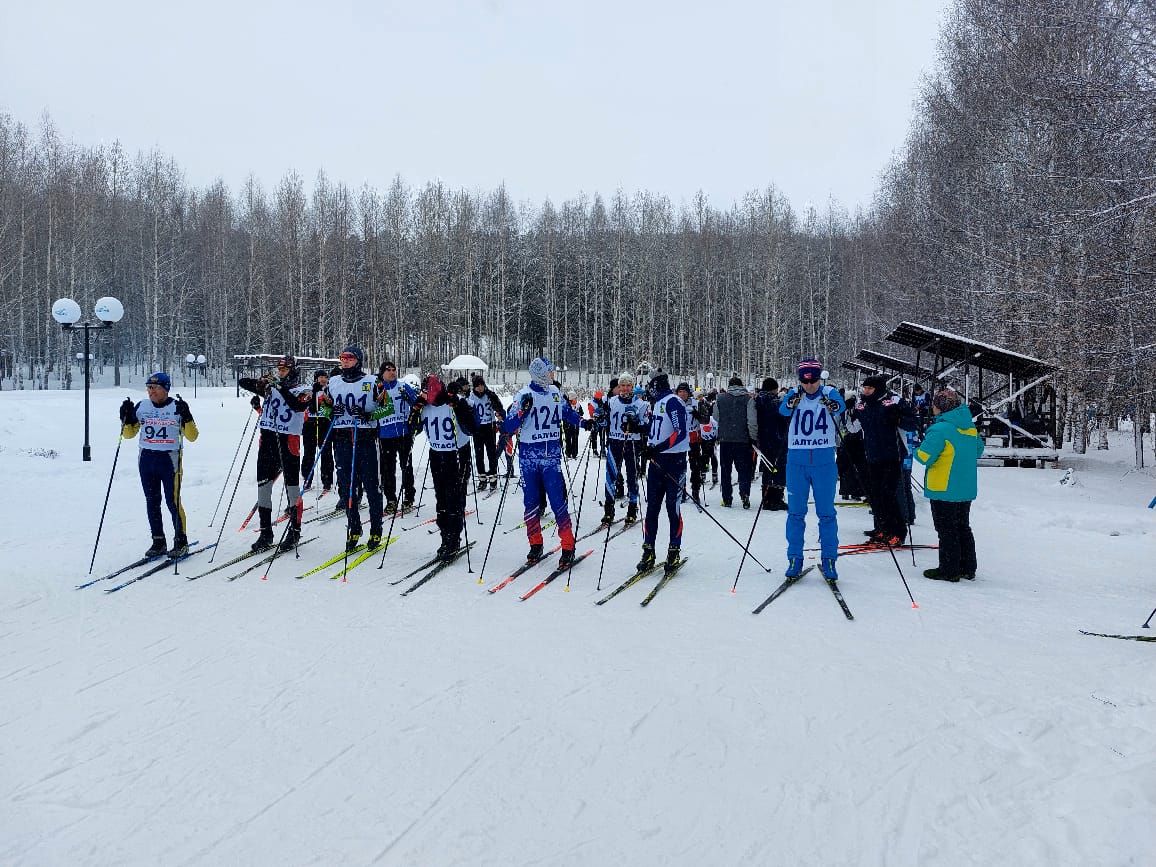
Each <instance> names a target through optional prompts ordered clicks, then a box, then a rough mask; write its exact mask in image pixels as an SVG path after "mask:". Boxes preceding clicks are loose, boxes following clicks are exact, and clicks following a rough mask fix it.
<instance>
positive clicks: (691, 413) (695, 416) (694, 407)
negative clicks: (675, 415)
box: [674, 382, 710, 503]
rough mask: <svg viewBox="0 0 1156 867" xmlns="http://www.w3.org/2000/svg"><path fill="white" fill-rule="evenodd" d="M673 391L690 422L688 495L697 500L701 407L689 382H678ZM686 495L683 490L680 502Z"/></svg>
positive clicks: (685, 499)
mask: <svg viewBox="0 0 1156 867" xmlns="http://www.w3.org/2000/svg"><path fill="white" fill-rule="evenodd" d="M674 393H675V394H676V395H677V396H678V399H679V400H681V401H682V402H683V405H685V406H686V417H687V421H688V422H689V424H690V451H689V452H688V455H689V461H690V463H689V469H690V496H693V497H694V499H695V501H696V502H698V501H699V491H700V490H701V489H702V477H703V476H702V472H703V470H702V418H703V416H704V413H703V408H702V407H701V406H700V405H699V402H698V399H697V398H695V397H694V395H693V394H692V393H691V390H690V383H689V382H680V383H679V384H678V387H677V388H675V390H674ZM705 417H706V419H707V421H710V416H709V415H707V416H705ZM687 499H688V495H687V494H686V492H685V491H684V492H683V495H682V502H684V503H685V502H686V501H687Z"/></svg>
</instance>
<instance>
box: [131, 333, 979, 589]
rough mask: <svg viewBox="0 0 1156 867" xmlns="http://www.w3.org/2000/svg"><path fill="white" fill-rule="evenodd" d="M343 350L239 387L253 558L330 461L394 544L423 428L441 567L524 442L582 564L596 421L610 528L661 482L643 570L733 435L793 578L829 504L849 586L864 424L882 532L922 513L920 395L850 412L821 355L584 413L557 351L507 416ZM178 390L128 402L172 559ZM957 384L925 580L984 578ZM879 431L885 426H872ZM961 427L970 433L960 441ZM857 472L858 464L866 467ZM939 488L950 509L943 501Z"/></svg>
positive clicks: (187, 425) (190, 426)
mask: <svg viewBox="0 0 1156 867" xmlns="http://www.w3.org/2000/svg"><path fill="white" fill-rule="evenodd" d="M338 358H339V365H338V367H337V368H334V369H333V370H331V371H325V370H318V371H316V372H315V374H314V378H313V380H314V381H313V384H312V386H309V385H306V384H303V383H302V382H301V381H300V376H299V371H298V369H297V363H296V360H295V359H294V357H293V356H290V355H286V356H282V357H281V358H279V359H278V360H277V361H276V363H275V366H274V368H273V370H271V371H269V372H267V373H265V374H264V375H262V376H260V377H258V378H244V379H241V380H240V381H239V385H240V387H241V388H244V389H246V390H248V391H250V392H252V393H253V398H252V404H253V408H254V410H255V411H258V412H259V413H260V421H259V429H260V439H259V443H258V453H257V506H256V511H257V514H258V516H259V525H260V532H259V535H258V538H257V540H256V542H254V544H253V546H252V547H253V551H254V552H257V551H262V550H265V549H269V548H272V547H273V546H274V533H273V525H274V515H273V497H272V491H273V484H274V482H275V480H276V479H277V478H278V477H281V478H282V480H283V484H284V488H285V494H286V498H287V502H288V507H287V509H286V512H285V515H284V519H285V520H287V522H288V523H287V526H286V529H285V532H284V534H283V536H282V539H281V541H280V544H279V547H280V549H281V550H289V549H291V548H292V547H294V546H295V545H297V544H298V543H299V541H300V535H301V524H302V514H303V510H304V507H303V501H302V491H303V490H307V489H308V488H309V486H310V485H311V480H312V475H313V472H314V470H315V469H317V468H320V475H321V484H322V486H323V488H324V490H323V493H324V492H327V491H328V490H329V489H330V488H331V486H332V485H333V483H334V482H336V486H337V489H338V502H337V505H336V507H335V508H336V509H337V510H340V511H344V513H345V515H346V521H347V536H346V549H347V550H349V551H353V550H357V549H364V550H366V551H370V552H372V551H374V550H377V549H379V548H380V547H381V546H382V544H383V530H384V526H383V524H384V517H385V515H386V514H391V515H395V516H396V515H399V514H403V513H405V512H407V511H409V510H410V509H412V508H413V504H414V499H415V494H416V484H415V478H414V472H413V464H412V457H411V455H412V446H413V440H414V437H415V436H416V435H417V434H419V433H424V434H425V436H426V438H427V441H428V444H429V459H428V467H427V471H428V473H429V475H430V476H431V477H432V481H433V488H434V494H435V498H436V508H437V526H438V530H439V532H440V545H439V548H438V552H437V559H438V560H439V561H442V562H449V561H451V560H452V559H454V558H455V557H456V556H457V555H458V554H460V553H461V552H462V551H463V550H464V549H463V548H462V544H461V536H462V532H463V527H464V516H465V512H466V494H467V491H468V489H469V486H470V479H471V475H472V472H473V469H472V466H473V467H476V472H477V487H476V489H477V490H485V489H486V488H487V487H489V488H491V489H495V490H496V488H497V485H498V468H497V460H498V458H497V456H498V453H499V451H504V452H505V453H506V455H507V469H506V475H507V477H510V476H511V475H512V467H511V464H512V453H516V455H517V463H518V466H519V470H520V484H521V487H522V498H523V511H524V523H525V529H526V534H527V538H528V541H529V545H530V549H529V553H528V555H527V562H528V563H531V564H532V563H535V562H537V561H538V560H540V559H542V558H543V557H544V540H543V517H544V516H545V513H546V509H547V508H549V510H550V512H551V513H552V514H553V518H554V521H555V522H556V525H557V533H558V537H559V541H560V550H561V558H560V560H559V562H558V568H559V569H560V570H565V569H568V568H570V567H571V566H572V565H573V563H574V562H575V547H576V540H575V528H574V526H573V524H572V521H571V517H570V512H569V508H568V502H567V499H568V496H567V495H568V492H567V487H566V471H565V467H564V461H565V460H566V459H574V458H575V457H577V451H576V443H575V438H576V432H577V430H578V429H579V428H582V429H585V430H587V431H588V432H589V434H590V435H589V440H588V443H589V447H590V449H591V453H592V454H598V455H599V457H600V458H604V459H605V464H606V471H605V476H604V479H603V480H602V484H603V496H602V502H603V515H602V525H603V526H606V527H607V528H609V526H610V525H613V524H614V523H616V519H615V501H616V499H619V498H623V497H625V498H626V500H627V504H626V514H625V519H624V524H625V526H626V527H629V526H631V525H632V524H634V523H636V522H637V520H638V518H639V512H640V505H641V495H640V480H642V481H644V484H645V499H646V503H645V507H646V508H645V513H644V517H643V542H642V553H641V558H640V560H639V562H638V565H637V570H638V571H639V573H643V572H646V571H649V570H650V569H652V568H655V567H656V559H657V558H656V553H655V547H656V542H657V534H658V527H659V522H660V516H661V513H662V512H663V511H665V512H666V517H667V523H668V526H669V537H668V548H667V553H666V558H665V561H664V562H663V565H664V567H665V569H666V570H667V572H668V573H671V572H673V570H675V569H677V568H678V566H679V565H680V564H681V562H682V555H681V551H682V534H683V520H682V513H681V508H682V504H683V502H685V501H686V500H688V499H691V500H693V501H694V502H695V504H696V505H697V506H699V508H700V509H701V508H702V505H701V502H700V497H701V491H702V488H703V485H704V480H705V476H706V472H707V470H708V468H710V469H711V472H712V475H713V474H714V472H715V471H714V468H713V461H714V457H715V456H714V446H715V443H716V442H717V443H718V446H719V455H718V459H719V463H721V470H722V505H723V506H724V507H727V506H730V505H731V504H732V502H733V495H734V486H733V484H732V480H731V473H732V469H734V470H737V472H738V495H739V498H740V499H741V501H742V505H743V506H744V508H750V506H751V500H750V495H751V487H752V482H753V476H754V469H755V468H756V466H758V467H759V468H760V469H761V474H762V483H763V484H762V487H763V495H762V500H761V502H760V506H761V507H762V508H764V509H771V510H774V509H780V508H786V510H787V519H786V528H785V532H786V541H787V568H786V572H785V576H786V578H787V579H797V578H798V577H799V576H800V575H801V574H802V572H803V571H804V567H803V539H804V531H805V522H806V515H807V512H808V503H809V501H812V500H813V502H814V504H815V515H816V518H817V519H818V529H819V543H820V554H821V556H820V564H819V569H820V571H821V573H822V574H823V576H824V577H825V578H826V579H827V580H828V581H829V582H832V584H833V582H835V581H836V580H837V578H838V573H837V568H836V561H837V558H838V556H839V536H838V520H837V515H836V508H835V492H836V486H837V484H838V482H839V475H840V472H839V463H840V462H839V461H838V460H837V457H836V454H837V450H838V449H839V447H840V445H841V443H840V439H841V437H842V436H843V434H844V432H849V433H850V435H851V436H856V435H858V434H860V433H861V434H863V435H864V440H865V443H866V444H867V447H866V449H865V453H866V458H867V463H868V464H869V465H870V469H869V470H868V471H867V472H866V473H865V475H866V482H865V483H863V484H864V485H865V487H866V488H867V489H868V490H867V493H868V496H869V500H870V503H871V506H872V512H873V515H874V521H875V528H874V529H873V530H872V531H871V537H872V538H871V541H872V542H874V543H876V544H879V545H886V546H894V545H898V544H901V543H902V541H903V539H904V536H905V526H906V523H909V521H907V522H905V520H904V517H903V515H902V514H901V509H900V508H899V507H898V506H897V503H898V498H897V490H898V489H897V483H898V479H899V478H901V475H900V474H901V473H902V466H903V457H904V455H903V454H902V453H901V451H900V448H901V446H900V444H901V442H902V441H901V440H897V439H895V437H894V436H889V435H887V434H880V433H879V431H890V430H894V431H899V430H902V429H905V428H914V427H916V426H915V425H914V424H911V423H910V421H911V419H913V418H914V416H913V415H912V413H911V412H910V411H909V409H908V407H907V406H906V404H905V402H903V401H902V400H900V399H897V398H895V396H894V395H891V394H890V392H888V391H887V389H886V381H885V380H882V378H879V379H868V380H867V381H865V382H864V383H863V386H862V388H861V390H860V395H859V399H858V401H857V402H856V403H854V404H853V408H852V409H851V411H850V412H848V406H847V402H846V401H845V399H844V396H843V394H842V393H841V391H840V390H838V389H835V388H834V387H832V386H830V385H828V384H826V383H825V381H824V375H823V374H824V372H823V368H822V365H821V363H820V362H819V361H818V360H817V359H815V358H811V357H807V358H804V359H803V360H802V361H801V362H800V363H799V365H798V368H797V371H796V373H797V378H798V384H797V385H795V386H794V387H791V388H789V389H782V390H780V389H779V388H778V384H777V383H776V382H775V381H774V380H773V379H769V378H768V379H767V380H764V381H763V384H762V388H761V389H759V391H758V393H757V394H756V395H752V394H750V393H749V392H748V390H747V389H746V388H745V387H744V386H743V384H742V381H741V380H740V379H738V378H737V377H735V378H732V379H731V380H730V382H729V383H728V387H727V389H726V391H725V392H724V393H721V394H718V395H717V397H716V396H715V395H714V394H713V393H708V394H703V393H702V392H701V390H700V391H698V392H697V393H695V392H694V391H693V390H692V388H691V386H690V385H689V384H688V383H686V382H681V383H679V384H678V385H677V386H676V387H674V388H672V387H671V383H670V379H669V376H668V374H666V373H664V372H661V371H659V372H657V373H655V374H654V375H653V376H650V377H649V379H648V381H647V382H646V384H645V387H643V385H642V383H640V382H638V381H637V380H636V377H635V375H634V374H632V373H630V372H629V371H627V372H623V373H622V374H620V375H619V376H618V377H617V379H616V380H613V381H612V382H611V383H610V390H609V392H608V396H607V397H606V398H605V399H603V398H602V396H601V394H600V392H595V395H594V399H593V400H592V401H591V402H590V403H589V404H588V405H587V407H586V410H587V412H586V413H585V414H584V413H583V412H582V406H581V405H580V404H579V403H578V401H577V399H576V396H575V395H574V394H573V393H569V394H563V393H562V391H561V390H560V388H559V387H558V385H557V384H556V383H555V382H554V375H555V370H554V366H553V365H552V364H551V363H550V361H549V359H547V358H546V357H544V356H543V357H538V358H535V359H534V360H533V361H532V362H531V363H530V365H529V379H530V381H529V383H528V384H527V385H526V386H524V387H523V388H521V389H520V390H519V391H518V392H517V393H516V394H515V395H514V396H513V400H512V402H511V404H510V405H509V408H508V409H507V408H506V407H504V406H503V404H502V402H501V400H499V398H498V397H497V395H496V394H494V392H493V391H492V390H490V389H489V388H488V386H487V385H486V382H485V380H484V378H483V377H481V376H475V377H473V379H472V381H471V382H467V381H466V380H465V379H457V380H453V381H450V382H448V383H447V382H445V381H443V379H442V378H440V377H439V376H437V375H434V374H430V375H428V376H426V377H425V379H424V381H418V380H417V378H416V377H414V376H412V375H411V376H409V377H406V378H404V379H399V378H398V371H397V366H396V364H395V363H393V362H392V361H385V362H383V363H382V364H381V366H380V367H379V369H378V372H377V375H376V376H375V375H373V374H371V373H367V372H366V370H365V368H364V363H365V359H364V354H363V352H362V350H361V349H360V348H359V347H357V346H355V345H351V346H347V347H346V348H345V349H344V350H343V351H342V352H341V353H340V355H339V357H338ZM407 380H408V381H407ZM170 388H171V382H170V380H169V377H168V376H167V375H166V374H164V373H156V374H154V375H153V376H151V377H150V378H149V380H148V383H147V389H148V399H147V400H144V401H140V402H137V403H135V404H134V403H133V402H132V401H131V400H126V401H125V403H124V404H123V405H122V406H121V410H120V417H121V422H122V425H123V431H122V434H123V436H124V437H125V438H131V437H138V436H139V440H140V461H139V465H140V474H141V481H142V486H143V488H144V491H145V497H146V503H147V508H148V516H149V524H150V530H151V533H152V545H151V547H150V548H149V551H148V555H149V556H152V555H158V554H161V553H164V552H165V551H166V544H167V543H166V539H165V535H164V529H163V525H162V521H161V508H160V506H161V499H162V495H163V497H164V498H165V500H166V501H167V504H168V507H169V510H170V512H171V514H172V518H173V524H174V544H173V547H172V549H171V550H169V551H168V552H167V553H169V555H170V556H173V557H177V556H182V555H184V554H185V553H187V551H188V538H187V534H186V527H185V517H184V512H183V509H182V508H181V506H180V479H181V451H182V450H181V444H182V441H183V440H188V441H190V442H192V441H194V440H195V439H196V438H197V428H196V424H195V422H194V421H193V418H192V413H191V411H190V409H189V406H188V404H187V403H185V402H184V401H182V400H180V399H179V398H177V399H173V398H171V397H169V390H170ZM953 394H954V393H953V392H951V393H950V394H948V393H946V392H941V393H939V394H937V395H935V397H934V399H933V400H932V402H931V403H932V404H933V412H934V413H935V416H936V417H937V418H939V417H940V413H945V414H947V415H948V416H949V417H950V419H951V421H952V424H955V425H956V428H955V429H951V428H950V427H948V426H945V425H940V426H938V427H937V426H935V425H934V424H933V426H932V429H931V433H930V434H929V436H928V437H927V438H925V439H924V441H923V445H922V446H921V447H920V448H918V449H917V450H915V451H914V458H915V459H916V460H919V461H921V462H923V463H926V464H929V465H931V466H932V468H933V470H935V473H933V472H932V471H930V470H929V474H928V484H927V491H928V494H927V495H928V496H929V498H931V499H932V500H933V517H934V518H935V523H936V528H937V529H938V530H940V533H941V541H944V543H945V544H944V547H945V548H946V549H947V551H946V561H945V559H944V556H945V555H941V561H940V567H939V569H937V570H928V572H927V573H926V574H927V575H928V577H931V578H943V579H946V580H954V581H958V580H959V577H961V576H962V577H974V573H975V549H974V540H973V539H972V537H971V531H970V527H969V525H968V521H967V517H968V516H967V509H966V508H965V507H964V506H963V505H960V503H962V502H963V501H964V500H961V499H960V492H961V491H962V492H963V494H965V495H967V496H966V497H964V499H965V500H966V501H967V503H968V504H969V503H970V499H973V498H974V496H975V492H974V490H975V482H974V475H975V473H974V463H975V462H974V460H971V470H970V474H969V472H968V471H967V469H966V463H967V462H966V461H961V460H960V459H959V456H960V452H961V446H962V449H963V450H965V451H966V450H969V451H967V455H966V456H967V457H969V458H970V456H971V455H972V454H974V455H975V457H978V455H979V453H980V452H981V451H982V443H981V442H980V441H979V439H978V437H976V436H975V432H974V428H972V429H971V430H970V432H969V431H968V430H966V429H965V428H963V427H959V425H960V424H962V422H963V413H961V412H958V411H956V412H953V411H954V410H958V408H959V406H960V403H961V402H958V401H956V402H955V403H954V404H953V398H952V396H951V395H953ZM956 398H958V396H956ZM963 411H964V412H965V411H966V407H963ZM584 415H585V417H583V416H584ZM873 430H875V431H876V432H875V433H871V431H873ZM571 432H573V433H571ZM567 434H570V435H569V436H568V435H567ZM961 437H966V438H967V439H965V440H964V441H963V442H962V443H960V442H959V440H960V438H961ZM515 442H516V446H515V445H514V443H515ZM977 443H978V448H977ZM907 450H908V451H910V450H911V449H910V448H909V449H907ZM945 455H946V458H947V461H946V465H944V462H943V459H944V457H945ZM399 468H400V471H401V472H400V476H401V478H400V485H399V484H398V482H399V480H398V472H397V470H398V469H399ZM936 468H938V469H936ZM852 469H853V471H854V472H856V474H858V472H859V471H858V468H857V467H856V466H853V467H852ZM688 471H689V482H690V490H689V491H688V489H687V483H688ZM302 473H304V480H303V479H302ZM941 477H942V478H941ZM969 480H970V481H969ZM303 481H304V487H303V485H302V482H303ZM784 491H785V494H786V503H785V504H784V503H783V493H784ZM363 496H364V498H365V499H366V500H367V502H368V514H369V536H368V540H367V542H366V543H365V545H364V546H363V545H362V544H361V536H362V534H363V532H364V527H363V523H362V518H361V499H362V497H363ZM504 496H505V493H503V497H504ZM399 497H400V502H399ZM937 498H938V499H939V500H940V501H941V503H942V502H948V503H949V505H939V506H936V505H935V501H936V499H937ZM383 500H384V502H383ZM720 526H721V525H720ZM945 537H946V538H945ZM608 538H609V537H608Z"/></svg>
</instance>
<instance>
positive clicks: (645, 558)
mask: <svg viewBox="0 0 1156 867" xmlns="http://www.w3.org/2000/svg"><path fill="white" fill-rule="evenodd" d="M653 567H654V546H653V545H647V544H646V543H645V542H643V543H642V559H641V560H639V561H638V565H637V566H636V567H635V569H637V570H638V571H639V572H645V571H646V570H647V569H651V568H653Z"/></svg>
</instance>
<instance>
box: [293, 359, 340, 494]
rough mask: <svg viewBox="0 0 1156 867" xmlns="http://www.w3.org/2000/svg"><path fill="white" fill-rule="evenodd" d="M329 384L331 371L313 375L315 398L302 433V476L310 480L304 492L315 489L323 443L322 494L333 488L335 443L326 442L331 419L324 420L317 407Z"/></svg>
mask: <svg viewBox="0 0 1156 867" xmlns="http://www.w3.org/2000/svg"><path fill="white" fill-rule="evenodd" d="M328 384H329V371H328V370H318V371H315V372H314V374H313V396H312V398H311V399H310V401H309V411H308V412H307V413H306V415H305V428H304V430H302V432H301V439H302V448H303V450H302V452H301V476H302V478H304V479H307V480H308V484H307V485H306V486H305V487H304V488H302V489H301V490H302V491H308V490H309V489H310V488H312V487H313V465H314V464H315V463H316V462H317V449H318V447H319V446H320V445H321V443H325V448H323V449H322V450H321V488H322V490H321V493H322V494H327V493H329V489H330V488H332V487H333V443H331V442H329V441H327V440H326V437H325V435H326V434H328V433H329V419H327V418H323V417H322V416H321V413H320V409H321V408H320V407H319V406H318V405H317V395H318V394H319V393H320V392H322V391H323V390H324V389H325V386H327V385H328Z"/></svg>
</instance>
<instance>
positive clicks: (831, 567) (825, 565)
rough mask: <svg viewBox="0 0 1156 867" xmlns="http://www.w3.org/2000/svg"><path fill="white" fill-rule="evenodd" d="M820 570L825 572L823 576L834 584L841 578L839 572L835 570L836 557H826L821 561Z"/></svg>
mask: <svg viewBox="0 0 1156 867" xmlns="http://www.w3.org/2000/svg"><path fill="white" fill-rule="evenodd" d="M819 571H820V572H822V573H823V577H824V578H826V579H827V580H828V581H830V582H831V583H832V584H834V583H835V582H836V581H838V580H839V573H838V572H836V571H835V558H834V557H824V558H823V559H822V560H820V561H819Z"/></svg>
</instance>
